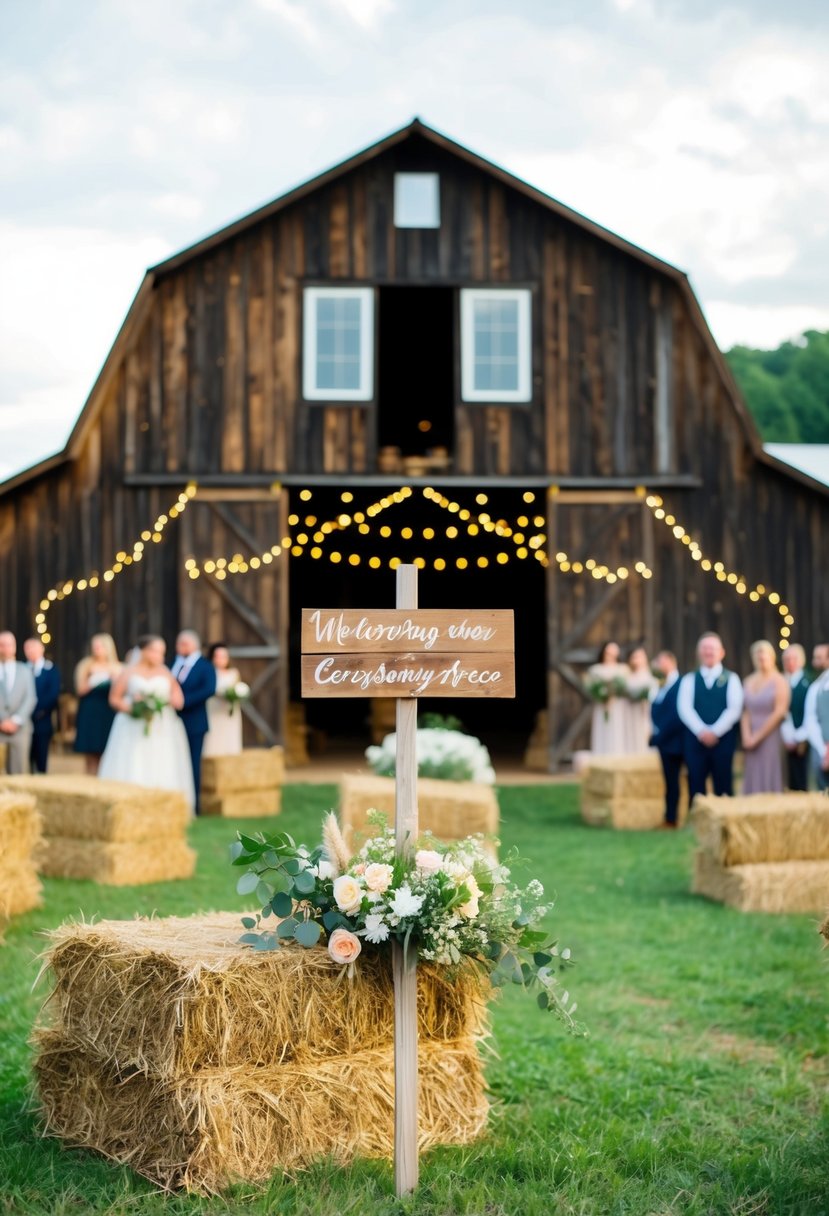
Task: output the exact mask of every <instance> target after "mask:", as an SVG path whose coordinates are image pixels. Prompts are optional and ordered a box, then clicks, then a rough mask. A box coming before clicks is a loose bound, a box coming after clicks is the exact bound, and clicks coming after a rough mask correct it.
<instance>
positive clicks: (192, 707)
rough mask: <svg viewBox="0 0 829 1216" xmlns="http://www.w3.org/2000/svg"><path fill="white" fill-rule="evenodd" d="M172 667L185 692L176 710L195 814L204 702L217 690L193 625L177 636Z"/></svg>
mask: <svg viewBox="0 0 829 1216" xmlns="http://www.w3.org/2000/svg"><path fill="white" fill-rule="evenodd" d="M172 671H173V675H174V676H175V677H176V679H177V680H178V682H179V684H180V685H181V691H182V692H183V693H184V707H183V708H182V709H180V710H179V711H178V712H179V717H180V718H181V720H182V722H183V723H184V729H185V731H186V732H187V742H188V744H189V745H190V759H191V760H192V762H193V782H194V785H195V787H196V814H197V815H198V813H199V791H200V788H201V753H202V748H203V747H204V736H205V735H206V734H207V702H208V701H209V700H210V698H211V697H212V696H213V694H214V693H215V691H216V669H215V667H214V666H213V664H212V663H208V661H207V659H205V658H202V653H201V639H200V638H199V635H198V634H197V633H194V632H193V630H192V629H184V630H182V632H181V633H180V634H179V635H178V637H177V638H176V660H175V662H174V663H173V668H172Z"/></svg>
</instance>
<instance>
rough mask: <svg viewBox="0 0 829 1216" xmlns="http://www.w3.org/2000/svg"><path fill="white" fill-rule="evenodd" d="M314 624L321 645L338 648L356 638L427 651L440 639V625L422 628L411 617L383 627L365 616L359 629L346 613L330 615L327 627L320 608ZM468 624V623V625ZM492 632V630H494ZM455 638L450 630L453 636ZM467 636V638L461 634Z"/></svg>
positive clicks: (313, 618) (314, 617) (313, 619)
mask: <svg viewBox="0 0 829 1216" xmlns="http://www.w3.org/2000/svg"><path fill="white" fill-rule="evenodd" d="M310 620H311V624H312V625H313V626H314V631H315V636H316V640H317V641H318V642H326V643H327V644H330V643H331V642H335V643H336V644H337V645H338V646H342V647H343V648H344V649H348V647H347V642H348V639H349V638H350V637H352V636H353V637H355V638H356V639H357V640H358V641H360V642H382V641H387V642H403V643H406V642H408V643H409V644H410V645H411V643H412V642H419V643H421V644H422V646H423V649H424V650H431V649H432V647H433V646H434V644H435V642H436V641H437V640H438V638H439V637H440V630H439V629H438V628H437V627H436V626H434V625H433V626H431V628H428V629H427V628H425V627H424V626H422V625H417V624H416V623H415V622H414V621H413V620H412V618H411V617H407V618H406V619H405V620H404V621H400V622H399V623H396V624H391V625H381V624H379V623H374V624H372V623H371V621H370V620H369V619H368V617H366V616H364V617H362V618H361V620H359V621H358V622H357V624H356V626H353V627H352V626H350V625H347V624H346V623H345V615H344V613H342V612H341V613H340V614H339V615H338V616H336V617H334V616H330V617H329V618H328V620H327V621H325V623H324V624H323V620H322V613H321V612H320V610H319V609H317V610H316V611H315V612H312V613H311V617H310ZM465 625H466V622H465V621H464V626H465ZM490 633H491V631H490ZM452 636H454V635H453V634H452V633H451V631H450V637H452ZM458 636H467V635H458ZM468 636H470V637H473V636H474V637H477V636H478V635H477V634H469V635H468Z"/></svg>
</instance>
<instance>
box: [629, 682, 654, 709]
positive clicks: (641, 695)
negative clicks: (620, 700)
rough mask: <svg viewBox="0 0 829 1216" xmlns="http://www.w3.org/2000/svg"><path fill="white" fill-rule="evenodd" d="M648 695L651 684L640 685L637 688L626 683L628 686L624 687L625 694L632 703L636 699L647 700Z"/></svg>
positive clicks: (635, 701) (636, 700)
mask: <svg viewBox="0 0 829 1216" xmlns="http://www.w3.org/2000/svg"><path fill="white" fill-rule="evenodd" d="M650 695H651V686H650V685H649V684H645V685H644V686H641V685H640V686H639V687H638V688H637V687H631V686H630V685H628V687H627V688H626V689H625V696H626V697H627V699H628V700H629V701H633V703H634V704H636V703H637V702H638V701H647V700H648V698H649V697H650Z"/></svg>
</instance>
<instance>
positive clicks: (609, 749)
mask: <svg viewBox="0 0 829 1216" xmlns="http://www.w3.org/2000/svg"><path fill="white" fill-rule="evenodd" d="M628 673H629V669H628V666H627V664H626V663H620V662H619V647H618V646H617V645H616V643H615V642H605V644H604V646H602V648H601V650H600V651H599V658H598V662H596V663H594V664H593V666H592V667H589V668H588V669H587V679H586V685H587V689H588V692H589V694H590V696H591V697H592V699H593V702H594V704H593V718H592V720H591V723H590V750H591V751H592V752H594V753H595V754H596V755H611V756H613V755H615V756H618V755H621V754H622V753H623V752H624V750H625V701H624V686H625V680H626V679H627V676H628ZM600 690H601V691H603V693H605V694H606V695H604V696H603V699H599V695H598V693H599V691H600Z"/></svg>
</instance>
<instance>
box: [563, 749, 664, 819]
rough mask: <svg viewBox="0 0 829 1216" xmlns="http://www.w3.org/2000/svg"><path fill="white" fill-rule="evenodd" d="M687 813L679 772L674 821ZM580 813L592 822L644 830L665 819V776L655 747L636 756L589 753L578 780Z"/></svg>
mask: <svg viewBox="0 0 829 1216" xmlns="http://www.w3.org/2000/svg"><path fill="white" fill-rule="evenodd" d="M687 814H688V786H687V781H686V779H685V775H684V773H683V775H682V778H681V785H680V798H679V809H678V821H679V823H680V824H683V823H684V822H685V819H686V817H687ZM581 817H582V819H583V820H584V822H585V823H589V824H591V825H593V826H607V827H613V828H618V829H620V830H622V831H625V830H628V831H647V830H648V829H653V828H658V827H659V826H660V824H662V823H663V822H664V820H665V779H664V777H663V775H662V765H661V764H660V761H659V755H658V753H657V752H655V751H648V752H642V753H641V754H639V755H636V756H592V755H591V756H590V758H589V761H588V765H587V770H586V772H585V775H584V779H583V780H582V784H581Z"/></svg>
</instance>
